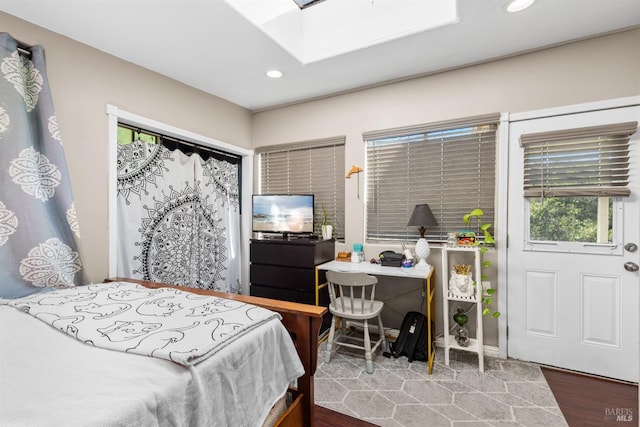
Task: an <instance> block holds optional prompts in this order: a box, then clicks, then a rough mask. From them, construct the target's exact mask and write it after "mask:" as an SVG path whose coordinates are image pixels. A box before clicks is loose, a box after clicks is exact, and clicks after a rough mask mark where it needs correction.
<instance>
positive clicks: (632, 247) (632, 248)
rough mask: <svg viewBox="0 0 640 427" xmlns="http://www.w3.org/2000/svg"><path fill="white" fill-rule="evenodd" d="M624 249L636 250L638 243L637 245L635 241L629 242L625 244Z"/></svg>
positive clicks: (628, 250)
mask: <svg viewBox="0 0 640 427" xmlns="http://www.w3.org/2000/svg"><path fill="white" fill-rule="evenodd" d="M624 249H625V250H626V251H627V252H635V251H637V250H638V245H636V244H635V243H627V244H626V245H624Z"/></svg>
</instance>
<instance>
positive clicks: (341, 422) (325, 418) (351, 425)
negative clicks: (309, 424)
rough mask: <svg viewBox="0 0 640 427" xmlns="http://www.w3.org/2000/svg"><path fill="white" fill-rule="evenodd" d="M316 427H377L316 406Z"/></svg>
mask: <svg viewBox="0 0 640 427" xmlns="http://www.w3.org/2000/svg"><path fill="white" fill-rule="evenodd" d="M315 413H316V416H315V421H316V427H375V426H376V425H375V424H371V423H368V422H366V421H362V420H359V419H357V418H353V417H350V416H348V415H344V414H341V413H339V412H335V411H332V410H330V409H327V408H323V407H322V406H318V405H316V410H315Z"/></svg>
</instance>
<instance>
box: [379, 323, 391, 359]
mask: <svg viewBox="0 0 640 427" xmlns="http://www.w3.org/2000/svg"><path fill="white" fill-rule="evenodd" d="M378 330H379V331H380V338H381V339H382V351H389V343H388V342H387V337H386V336H385V334H384V326H382V316H380V315H378Z"/></svg>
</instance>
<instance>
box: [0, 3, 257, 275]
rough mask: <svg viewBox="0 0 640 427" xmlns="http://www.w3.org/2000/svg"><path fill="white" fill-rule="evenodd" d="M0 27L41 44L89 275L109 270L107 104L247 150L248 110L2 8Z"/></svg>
mask: <svg viewBox="0 0 640 427" xmlns="http://www.w3.org/2000/svg"><path fill="white" fill-rule="evenodd" d="M0 31H3V32H7V33H9V34H10V35H11V36H12V37H13V38H15V39H17V40H19V41H20V42H23V43H25V44H28V45H42V46H43V47H44V51H45V57H46V60H47V73H48V80H49V83H50V86H51V91H52V94H53V100H54V106H55V108H56V114H57V116H58V123H59V126H60V129H61V133H62V138H63V142H64V148H65V154H66V157H67V163H68V166H69V173H70V175H71V183H72V186H73V192H74V197H75V201H76V209H77V212H78V220H79V222H80V228H81V234H82V253H83V257H84V263H85V267H86V271H87V275H88V279H89V280H92V281H101V280H103V279H104V278H105V277H106V276H107V274H108V258H107V253H108V252H107V249H108V241H107V232H108V215H107V161H106V160H107V135H108V133H107V125H108V120H107V115H106V113H105V111H106V110H105V109H106V105H107V104H112V105H115V106H117V107H119V108H120V109H122V110H125V111H127V112H130V113H134V114H137V115H140V116H143V117H147V118H149V119H153V120H156V121H159V122H162V123H166V124H168V125H171V126H175V127H176V128H180V129H185V130H188V131H191V132H194V133H196V134H200V135H203V136H206V137H209V138H214V139H217V140H219V141H223V142H226V143H229V144H233V145H236V146H240V147H243V148H250V145H251V113H250V112H249V111H248V110H246V109H244V108H241V107H239V106H237V105H235V104H232V103H230V102H227V101H225V100H223V99H220V98H217V97H214V96H211V95H207V94H205V93H204V92H201V91H198V90H196V89H194V88H192V87H190V86H186V85H184V84H181V83H178V82H176V81H175V80H171V79H168V78H166V77H163V76H161V75H159V74H156V73H153V72H150V71H148V70H145V69H143V68H141V67H138V66H136V65H133V64H131V63H128V62H125V61H123V60H120V59H118V58H115V57H113V56H110V55H107V54H105V53H103V52H101V51H99V50H96V49H93V48H90V47H88V46H86V45H83V44H81V43H78V42H75V41H73V40H71V39H69V38H66V37H63V36H61V35H59V34H56V33H53V32H51V31H48V30H46V29H44V28H42V27H38V26H35V25H32V24H30V23H28V22H25V21H22V20H20V19H17V18H15V17H13V16H11V15H8V14H5V13H3V12H0Z"/></svg>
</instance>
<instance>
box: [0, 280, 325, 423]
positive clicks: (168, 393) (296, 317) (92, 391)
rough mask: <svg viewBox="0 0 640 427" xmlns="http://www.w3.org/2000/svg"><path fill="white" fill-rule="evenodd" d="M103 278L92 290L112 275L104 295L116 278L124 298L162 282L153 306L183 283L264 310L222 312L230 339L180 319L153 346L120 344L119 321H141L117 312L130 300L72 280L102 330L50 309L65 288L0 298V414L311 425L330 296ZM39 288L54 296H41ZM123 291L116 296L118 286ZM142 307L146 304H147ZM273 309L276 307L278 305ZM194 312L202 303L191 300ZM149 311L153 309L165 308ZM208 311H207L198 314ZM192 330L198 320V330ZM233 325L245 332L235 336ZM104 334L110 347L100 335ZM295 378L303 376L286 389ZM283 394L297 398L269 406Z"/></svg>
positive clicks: (192, 292) (30, 418)
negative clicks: (323, 300) (315, 300)
mask: <svg viewBox="0 0 640 427" xmlns="http://www.w3.org/2000/svg"><path fill="white" fill-rule="evenodd" d="M107 282H108V283H105V284H96V285H90V286H91V287H92V288H91V289H88V291H91V292H93V291H96V292H97V291H98V290H99V292H98V293H100V292H102V291H106V287H109V292H110V293H109V295H111V296H112V295H114V294H113V292H114V289H115V290H117V291H118V292H120V291H121V290H124V292H125V294H124V295H126V296H127V298H131V297H130V295H132V292H137V290H148V291H150V292H151V291H153V292H163V293H162V295H160V294H155V293H154V294H153V297H154V298H155V300H159V301H160V302H161V303H160V304H158V305H157V306H154V309H155V310H158V307H160V308H161V310H167V307H169V308H171V305H170V304H168V303H167V298H166V293H167V292H175V293H180V294H182V293H183V292H181V291H186V292H187V294H186V295H187V298H188V299H189V300H194V301H197V302H198V303H200V302H201V301H207V304H210V302H211V300H212V298H213V297H220V298H224V300H217V299H216V301H223V302H224V306H225V307H226V308H225V309H228V310H230V311H236V312H238V310H236V307H240V305H242V310H245V305H244V303H249V304H253V305H255V306H257V307H255V308H254V307H253V306H247V307H249V309H247V310H246V312H247V313H251V315H250V316H247V317H250V318H252V320H251V321H252V322H253V321H254V320H256V319H258V320H259V321H258V322H256V323H255V324H254V323H247V324H246V325H244V324H242V323H241V322H240V321H238V320H237V319H235V318H228V317H224V321H221V324H228V325H233V327H231V326H229V327H228V328H227V326H226V325H225V328H227V329H222V328H220V327H219V328H217V329H216V331H219V332H220V333H216V334H210V336H211V338H212V341H221V342H224V345H217V346H214V347H212V348H209V347H207V346H203V350H202V351H200V350H199V349H200V347H199V346H194V345H192V343H189V340H190V339H195V338H189V335H188V334H190V333H191V332H192V331H191V330H189V331H184V330H186V329H187V328H182V329H180V330H179V329H178V328H176V329H172V330H171V332H172V334H173V335H166V333H165V335H160V334H159V333H158V334H155V335H154V336H155V337H159V336H161V337H163V338H162V339H163V340H164V341H162V345H158V344H157V343H155V344H154V347H153V348H154V350H153V351H151V352H150V351H149V350H148V348H147V349H145V348H144V346H143V345H142V344H139V345H136V346H131V345H126V346H125V347H126V348H125V350H126V351H114V349H116V348H117V347H118V346H119V345H121V343H122V342H123V341H124V338H121V337H122V335H120V336H118V335H117V334H118V333H120V334H135V333H137V332H138V330H139V329H136V328H134V327H132V326H131V325H128V324H125V322H122V321H120V320H117V319H118V318H117V317H111V316H115V314H114V313H116V312H117V311H118V310H119V309H120V308H121V307H120V306H123V305H127V304H128V302H131V301H128V300H124V299H120V300H117V301H115V302H114V301H111V302H112V304H108V306H109V310H108V311H105V309H104V308H101V309H97V308H96V307H106V306H107V305H105V304H102V305H101V304H94V303H93V300H92V301H90V302H87V301H86V300H82V298H85V297H80V296H77V295H79V294H77V293H74V292H75V290H77V289H78V288H72V291H71V293H72V294H73V295H76V296H74V297H73V298H75V299H76V300H75V301H73V303H72V305H73V309H74V310H75V311H76V312H80V314H81V315H82V316H81V317H83V318H89V317H90V318H91V319H96V318H97V319H100V321H104V322H108V326H107V327H104V325H105V324H106V323H105V324H102V325H103V326H102V327H100V328H98V329H99V330H100V331H101V333H100V335H101V337H98V338H95V337H92V338H87V335H86V333H87V332H86V328H85V329H83V328H84V326H83V324H82V322H80V323H77V322H75V320H74V318H73V316H66V315H64V311H60V312H58V311H54V310H65V308H62V307H58V306H57V303H58V301H57V300H56V299H55V298H53V297H57V296H59V295H64V294H58V293H53V294H39V296H37V297H34V298H32V299H31V300H30V299H26V300H24V299H21V300H15V302H13V303H12V305H7V304H3V305H0V325H2V327H1V328H0V343H1V347H0V384H1V386H0V420H2V424H3V426H11V425H16V426H18V425H20V426H29V425H34V426H36V425H65V426H76V425H77V426H81V425H87V426H88V425H91V426H130V425H136V426H160V425H167V426H169V425H171V426H175V425H180V426H181V425H192V426H261V425H264V424H265V422H266V423H268V424H269V425H276V426H283V427H285V426H300V425H307V426H311V425H313V416H314V405H313V374H314V373H315V368H316V360H317V359H316V358H317V333H318V329H319V326H320V322H321V319H322V315H323V314H324V312H325V311H326V309H325V308H322V307H315V306H309V305H304V304H296V303H290V302H283V301H277V300H269V299H265V298H256V297H250V296H243V295H230V294H223V293H219V292H213V291H204V290H199V289H191V288H181V287H177V286H171V285H166V284H160V283H153V282H146V281H139V280H131V279H124V278H117V279H112V280H109V281H107ZM132 287H134V288H132ZM81 288H89V287H81ZM132 289H134V290H132ZM94 293H95V292H94ZM102 293H103V294H106V292H102ZM42 295H44V296H45V297H46V295H51V296H52V297H50V298H48V299H46V300H45V299H43V298H45V297H42ZM118 295H119V297H118V298H120V295H122V294H120V293H118ZM171 295H173V294H171ZM159 296H161V297H162V298H160V297H159ZM65 298H66V296H65ZM96 301H97V300H96ZM125 301H126V302H125ZM234 304H235V305H234ZM27 306H28V310H26V309H25V308H27ZM136 307H137V308H136V311H140V310H141V307H143V305H140V306H139V307H138V306H136ZM258 307H263V308H266V309H268V310H269V311H267V310H262V309H260V308H258ZM38 310H40V312H39V311H38ZM145 310H147V309H145ZM26 311H29V314H27V313H26ZM183 311H184V310H183ZM222 311H224V309H222ZM272 312H276V313H278V314H279V316H275V317H274V316H272V315H271V314H272ZM189 313H191V315H194V313H195V314H198V315H200V314H202V313H200V312H198V313H196V310H195V309H192V310H191V311H189ZM269 313H271V314H269ZM153 314H154V316H157V317H156V318H163V317H162V316H164V315H165V314H164V313H156V312H154V313H153ZM225 316H227V313H225ZM218 317H219V314H218V315H216V318H218ZM47 319H49V320H50V319H54V320H50V321H47ZM61 319H66V320H64V321H61ZM70 319H71V320H70ZM163 319H164V318H163ZM193 319H196V318H193ZM193 319H191V320H193ZM229 319H230V320H229ZM43 320H44V321H43ZM134 323H135V322H134ZM204 323H206V322H203V321H201V318H197V320H194V321H192V322H191V324H193V325H196V324H204ZM154 324H155V323H154ZM52 326H53V327H52ZM116 326H117V327H116ZM201 326H202V325H201ZM144 327H148V325H146V324H145V326H144ZM144 327H143V329H144ZM56 328H58V329H60V330H56ZM230 329H233V330H234V333H233V334H232V333H231V332H230ZM132 330H133V331H134V332H131V331H132ZM196 330H197V328H195V327H194V328H193V331H194V333H195V331H196ZM235 330H238V331H241V332H242V333H240V334H237V335H238V336H236V335H235ZM61 331H64V332H66V334H65V333H63V332H61ZM68 335H73V336H68ZM176 336H180V339H182V340H183V341H185V342H187V343H186V344H185V345H187V346H188V350H189V351H177V350H176V347H175V346H176V345H177V344H175V342H176V341H177V340H176ZM183 336H184V339H183ZM194 337H195V335H194ZM229 337H233V338H229ZM127 338H128V337H127ZM290 338H292V339H290ZM100 339H104V341H105V342H107V341H108V343H109V344H112V345H114V346H115V347H114V348H102V346H101V345H100V346H98V341H99V340H100ZM83 341H84V342H83ZM147 341H152V340H151V339H148V340H147ZM94 342H95V344H94ZM140 342H141V343H142V342H143V341H140ZM167 343H171V344H167ZM88 344H94V345H88ZM195 347H198V351H199V352H200V353H198V351H195ZM185 348H186V347H185ZM165 350H166V351H165ZM169 350H172V351H169ZM150 355H151V356H153V357H148V356H150ZM294 380H295V383H296V387H295V389H294V390H291V389H290V385H291V383H292V381H294ZM288 389H289V392H287V390H288ZM286 396H289V397H290V400H291V404H290V405H289V406H288V407H287V408H286V409H282V410H281V412H283V413H282V415H280V416H275V417H274V416H273V415H272V414H271V415H270V410H271V409H272V407H274V405H276V403H277V405H276V407H280V408H283V405H282V402H283V399H284V398H285V397H286ZM272 412H273V411H271V413H272Z"/></svg>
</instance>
